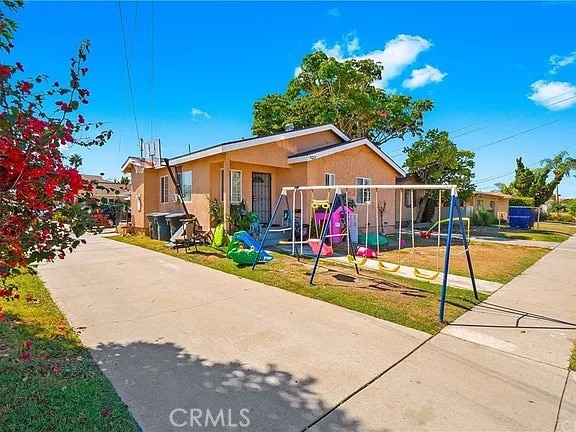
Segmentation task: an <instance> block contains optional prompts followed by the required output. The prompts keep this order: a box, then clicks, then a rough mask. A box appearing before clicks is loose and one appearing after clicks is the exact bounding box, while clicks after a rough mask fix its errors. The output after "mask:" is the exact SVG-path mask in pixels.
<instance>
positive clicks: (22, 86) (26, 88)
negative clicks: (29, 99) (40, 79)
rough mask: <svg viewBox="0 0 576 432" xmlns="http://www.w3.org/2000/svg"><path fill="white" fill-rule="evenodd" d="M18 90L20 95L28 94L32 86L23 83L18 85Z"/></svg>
mask: <svg viewBox="0 0 576 432" xmlns="http://www.w3.org/2000/svg"><path fill="white" fill-rule="evenodd" d="M20 90H21V91H22V93H30V90H32V84H30V83H29V82H26V81H24V82H23V83H21V84H20Z"/></svg>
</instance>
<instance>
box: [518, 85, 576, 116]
mask: <svg viewBox="0 0 576 432" xmlns="http://www.w3.org/2000/svg"><path fill="white" fill-rule="evenodd" d="M530 89H531V90H532V94H530V95H529V96H528V99H530V100H531V101H533V102H534V103H536V104H537V105H542V106H545V107H546V108H548V109H549V110H551V111H561V110H564V109H567V108H570V107H571V106H574V105H576V98H574V97H573V96H575V95H576V86H575V85H573V84H570V83H569V82H561V81H544V80H538V81H536V82H534V83H532V85H531V86H530ZM571 97H572V98H571Z"/></svg>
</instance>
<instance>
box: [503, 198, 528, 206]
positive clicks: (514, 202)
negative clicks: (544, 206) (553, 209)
mask: <svg viewBox="0 0 576 432" xmlns="http://www.w3.org/2000/svg"><path fill="white" fill-rule="evenodd" d="M509 205H510V206H512V207H516V206H518V207H534V198H531V197H512V198H510V203H509Z"/></svg>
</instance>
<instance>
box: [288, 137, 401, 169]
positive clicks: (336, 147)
mask: <svg viewBox="0 0 576 432" xmlns="http://www.w3.org/2000/svg"><path fill="white" fill-rule="evenodd" d="M363 145H365V146H367V147H368V148H369V149H370V150H372V151H373V152H374V153H376V154H377V155H378V156H380V158H381V159H382V160H384V161H385V162H386V163H387V164H388V165H390V166H391V167H392V168H393V169H394V170H395V171H396V172H397V173H398V174H400V175H401V176H405V175H406V172H405V171H404V170H403V169H402V168H401V167H400V166H399V165H398V164H397V163H396V162H394V161H393V160H392V159H391V158H390V157H389V156H388V155H387V154H386V153H384V152H383V151H382V150H380V149H379V148H378V147H376V146H375V145H374V144H373V143H372V142H371V141H370V140H369V139H367V138H358V139H355V140H350V141H345V142H341V143H337V144H330V145H327V146H324V147H316V148H315V149H311V150H306V151H303V152H299V153H296V154H293V155H291V156H288V163H289V164H294V163H302V162H309V161H311V160H315V159H320V158H323V157H326V156H330V155H332V154H335V153H339V152H341V151H344V150H349V149H352V148H355V147H360V146H363Z"/></svg>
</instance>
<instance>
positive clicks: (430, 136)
mask: <svg viewBox="0 0 576 432" xmlns="http://www.w3.org/2000/svg"><path fill="white" fill-rule="evenodd" d="M404 153H406V161H405V162H404V166H405V167H406V168H407V169H408V172H409V173H411V174H415V175H417V176H418V178H419V179H420V180H421V181H422V182H424V183H425V184H455V185H457V186H458V197H459V198H460V200H461V201H466V200H467V199H468V198H470V196H471V195H472V193H473V192H474V189H475V187H476V185H474V183H473V180H474V171H473V170H474V166H475V163H474V152H472V151H470V150H460V149H458V147H457V146H456V144H455V143H454V142H453V141H452V140H451V139H450V137H449V135H448V132H446V131H440V130H438V129H432V130H429V131H427V132H426V134H425V135H424V136H423V137H422V138H420V139H419V140H417V141H415V142H414V143H413V144H412V145H411V146H410V147H405V148H404ZM433 195H434V194H433V193H432V192H430V191H426V193H425V194H424V197H423V198H422V200H421V202H420V203H418V217H417V221H418V222H420V221H421V220H422V217H423V215H424V213H425V209H426V206H427V204H428V202H429V198H430V197H432V196H433ZM432 204H433V203H432Z"/></svg>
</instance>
